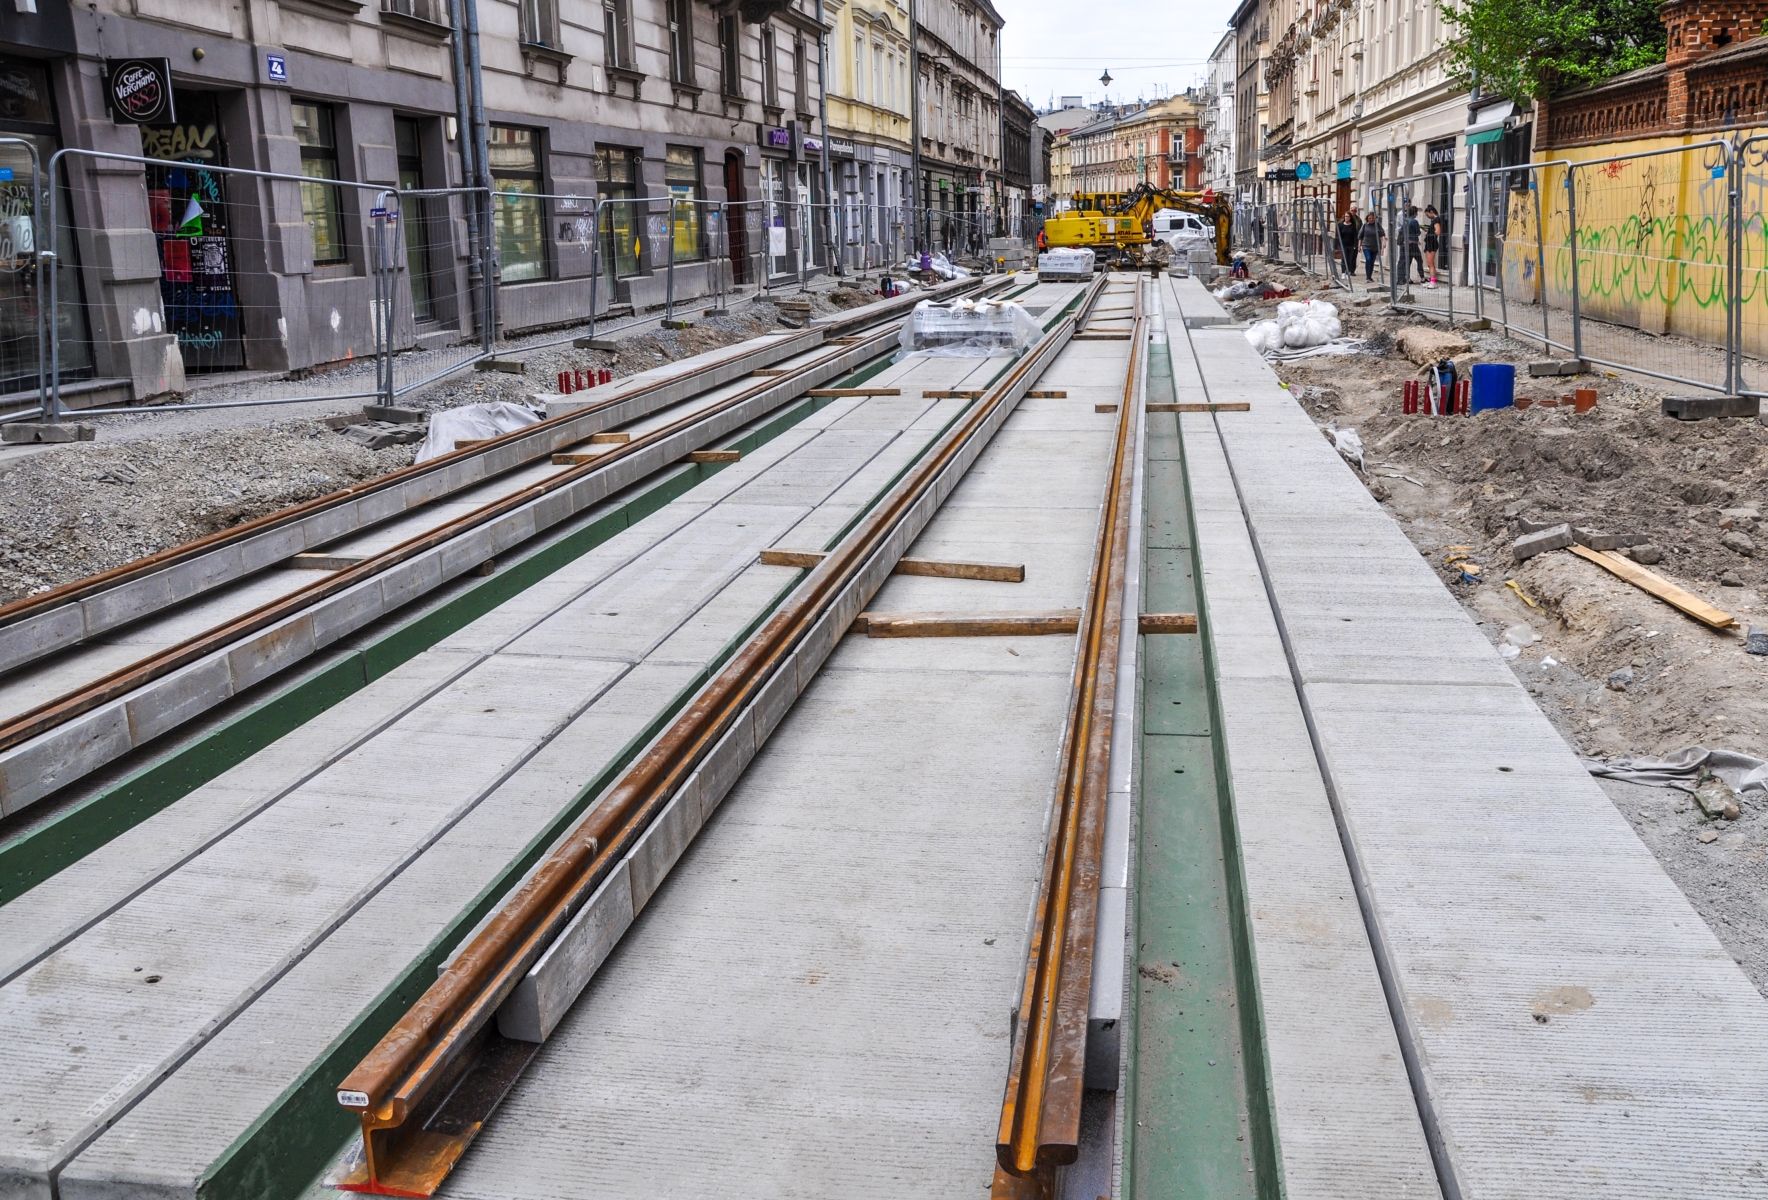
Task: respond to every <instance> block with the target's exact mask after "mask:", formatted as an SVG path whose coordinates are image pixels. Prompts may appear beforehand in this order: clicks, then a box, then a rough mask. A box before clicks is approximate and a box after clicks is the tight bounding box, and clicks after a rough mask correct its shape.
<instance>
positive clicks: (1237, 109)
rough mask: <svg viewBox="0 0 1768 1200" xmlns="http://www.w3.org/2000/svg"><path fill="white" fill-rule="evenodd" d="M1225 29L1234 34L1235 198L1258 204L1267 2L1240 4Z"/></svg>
mask: <svg viewBox="0 0 1768 1200" xmlns="http://www.w3.org/2000/svg"><path fill="white" fill-rule="evenodd" d="M1229 29H1230V30H1232V31H1233V34H1234V192H1235V198H1236V199H1237V200H1239V201H1240V202H1242V203H1247V204H1252V203H1260V204H1262V203H1263V202H1264V201H1265V198H1266V197H1265V184H1264V172H1263V167H1264V163H1265V158H1266V149H1265V143H1266V139H1267V136H1268V134H1269V132H1270V125H1271V113H1270V108H1271V96H1270V93H1269V91H1268V90H1267V89H1266V87H1265V55H1266V53H1267V52H1268V51H1269V50H1270V48H1271V20H1270V14H1269V12H1268V11H1267V0H1242V3H1241V5H1240V7H1239V8H1237V9H1235V10H1234V17H1233V20H1232V21H1231V22H1230V23H1229Z"/></svg>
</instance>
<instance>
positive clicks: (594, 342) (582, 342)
mask: <svg viewBox="0 0 1768 1200" xmlns="http://www.w3.org/2000/svg"><path fill="white" fill-rule="evenodd" d="M571 345H572V346H573V347H575V348H576V349H578V350H607V351H610V352H613V351H617V350H619V349H620V343H619V342H617V341H615V340H614V339H613V338H598V337H580V338H577V339H576V340H574V341H573V342H572V343H571Z"/></svg>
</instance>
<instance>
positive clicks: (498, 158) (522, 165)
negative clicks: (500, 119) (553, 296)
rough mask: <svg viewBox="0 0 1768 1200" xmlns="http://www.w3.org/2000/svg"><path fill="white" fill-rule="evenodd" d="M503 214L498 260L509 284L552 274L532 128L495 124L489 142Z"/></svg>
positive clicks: (499, 212)
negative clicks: (548, 270) (541, 220)
mask: <svg viewBox="0 0 1768 1200" xmlns="http://www.w3.org/2000/svg"><path fill="white" fill-rule="evenodd" d="M485 149H486V158H487V161H488V163H489V165H490V167H491V186H492V189H493V190H494V191H495V192H497V193H498V194H497V195H495V196H493V197H492V201H493V204H494V206H495V212H496V214H497V220H496V229H497V256H498V259H499V262H500V263H501V265H502V269H503V281H504V282H505V283H521V282H523V281H524V280H529V279H541V278H544V277H545V275H546V242H545V238H544V235H543V234H542V233H541V224H540V199H539V192H540V137H539V135H538V134H536V133H535V132H534V131H533V130H532V129H512V128H511V127H510V126H508V125H493V126H492V127H491V132H490V137H489V139H488V140H487V142H486V146H485Z"/></svg>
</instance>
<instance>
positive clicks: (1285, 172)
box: [1265, 167, 1297, 183]
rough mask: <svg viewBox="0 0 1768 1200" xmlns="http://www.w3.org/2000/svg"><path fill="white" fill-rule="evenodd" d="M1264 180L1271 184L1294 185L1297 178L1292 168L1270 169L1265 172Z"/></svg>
mask: <svg viewBox="0 0 1768 1200" xmlns="http://www.w3.org/2000/svg"><path fill="white" fill-rule="evenodd" d="M1265 178H1266V179H1267V180H1269V181H1270V182H1271V183H1294V182H1295V180H1296V178H1297V176H1296V173H1295V168H1294V167H1270V168H1268V169H1267V170H1266V171H1265Z"/></svg>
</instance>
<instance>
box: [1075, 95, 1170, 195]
mask: <svg viewBox="0 0 1768 1200" xmlns="http://www.w3.org/2000/svg"><path fill="white" fill-rule="evenodd" d="M1198 111H1199V105H1198V97H1197V96H1196V95H1185V96H1169V97H1168V98H1166V99H1165V100H1158V101H1156V102H1154V103H1153V104H1150V105H1147V106H1146V107H1142V108H1125V109H1123V110H1121V111H1107V112H1104V113H1101V114H1099V115H1098V118H1097V119H1096V120H1094V121H1093V122H1091V123H1090V124H1087V125H1083V126H1081V127H1080V128H1078V129H1075V130H1073V131H1072V132H1070V133H1069V134H1068V135H1067V138H1068V142H1069V158H1070V164H1069V171H1070V178H1071V181H1072V183H1073V190H1074V191H1077V192H1127V191H1129V190H1130V189H1131V188H1134V187H1135V186H1137V185H1138V184H1143V183H1145V184H1148V185H1149V186H1151V187H1157V188H1179V189H1186V190H1196V189H1198V188H1200V187H1201V186H1202V180H1203V156H1202V147H1203V130H1202V128H1201V126H1200V125H1199V123H1198Z"/></svg>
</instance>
